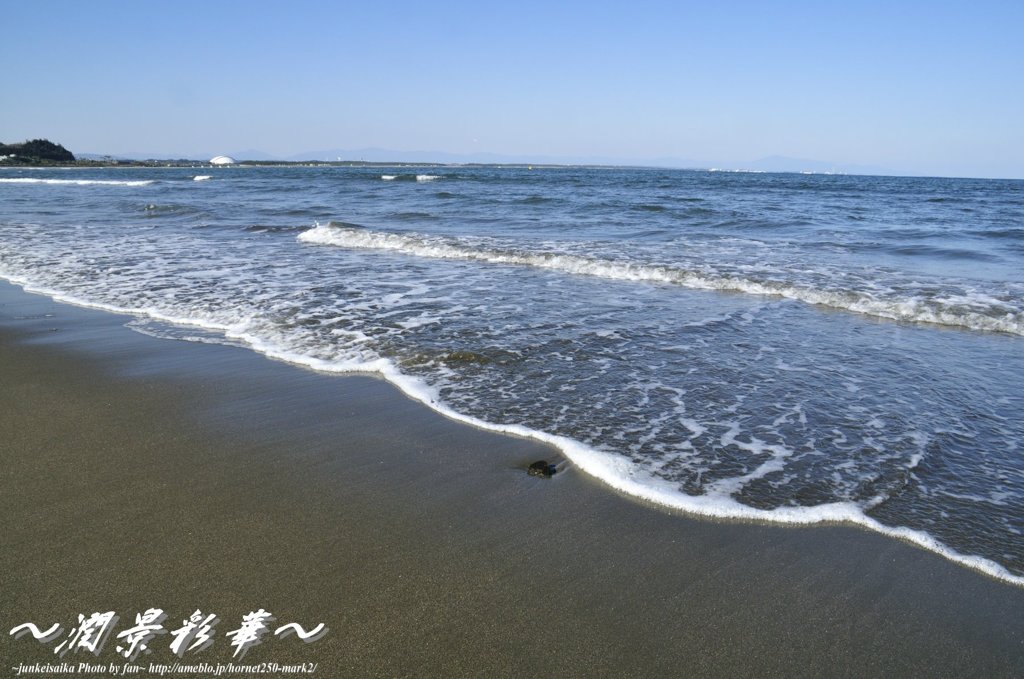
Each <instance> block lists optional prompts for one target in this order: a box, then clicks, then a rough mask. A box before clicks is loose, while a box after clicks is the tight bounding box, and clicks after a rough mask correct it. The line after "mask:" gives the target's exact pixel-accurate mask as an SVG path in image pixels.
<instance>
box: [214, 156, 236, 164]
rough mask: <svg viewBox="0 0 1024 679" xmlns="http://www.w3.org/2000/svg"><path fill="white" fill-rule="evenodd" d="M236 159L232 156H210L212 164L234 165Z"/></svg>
mask: <svg viewBox="0 0 1024 679" xmlns="http://www.w3.org/2000/svg"><path fill="white" fill-rule="evenodd" d="M234 164H235V159H234V158H232V157H231V156H214V157H213V158H210V165H234Z"/></svg>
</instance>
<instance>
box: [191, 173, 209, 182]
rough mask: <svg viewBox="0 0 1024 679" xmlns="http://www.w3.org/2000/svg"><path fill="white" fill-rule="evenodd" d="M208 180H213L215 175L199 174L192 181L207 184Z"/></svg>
mask: <svg viewBox="0 0 1024 679" xmlns="http://www.w3.org/2000/svg"><path fill="white" fill-rule="evenodd" d="M207 179H213V175H209V174H197V175H196V176H195V177H192V181H196V182H205V181H206V180H207Z"/></svg>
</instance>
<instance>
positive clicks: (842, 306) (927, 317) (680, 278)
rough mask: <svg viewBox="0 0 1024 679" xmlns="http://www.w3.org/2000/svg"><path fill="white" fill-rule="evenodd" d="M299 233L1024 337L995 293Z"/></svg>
mask: <svg viewBox="0 0 1024 679" xmlns="http://www.w3.org/2000/svg"><path fill="white" fill-rule="evenodd" d="M298 238H299V240H300V241H303V242H306V243H315V244H319V245H333V246H337V247H345V248H363V249H375V250H389V251H393V252H400V253H403V254H407V255H412V256H416V257H431V258H438V259H460V260H471V261H477V262H487V263H490V264H509V265H519V266H530V267H536V268H539V269H548V270H553V271H560V272H562V273H567V274H574V275H583V276H597V277H600V278H608V279H612V280H622V281H638V282H647V283H668V284H673V285H680V286H683V287H686V288H692V289H698V290H719V291H723V292H742V293H747V294H752V295H770V296H776V297H784V298H787V299H794V300H799V301H801V302H805V303H807V304H814V305H819V306H824V307H829V308H833V309H839V310H842V311H848V312H853V313H858V314H863V315H865V316H874V317H877V318H887V319H890V320H895V321H905V322H913V323H931V324H935V325H944V326H951V327H960V328H967V329H970V330H981V331H989V332H1004V333H1010V334H1014V335H1024V309H1021V308H1019V307H1015V306H1011V303H1010V302H1008V301H1004V300H1000V299H996V298H993V297H991V296H972V295H970V294H959V295H945V296H939V295H936V294H928V293H926V292H925V291H924V290H921V291H916V294H904V295H902V296H881V295H877V294H875V293H872V292H868V291H862V290H849V289H821V288H816V287H813V286H810V285H802V284H797V283H791V282H786V281H779V280H768V279H763V280H758V279H756V278H750V277H744V276H738V275H730V274H724V273H722V274H717V273H714V272H711V273H709V272H706V271H696V270H693V269H687V268H684V267H679V266H672V265H655V264H648V263H644V262H636V261H628V260H614V259H602V258H596V257H588V256H582V255H576V254H567V253H560V252H554V251H539V252H538V251H530V250H521V249H514V248H502V247H480V246H478V245H477V244H476V243H473V242H470V241H468V240H466V239H460V238H456V237H443V236H428V235H423V234H415V233H393V232H385V231H374V230H372V229H367V228H364V227H359V226H355V225H348V224H339V223H337V222H331V223H329V224H325V225H324V224H317V225H316V226H315V227H314V228H312V229H309V230H307V231H304V232H303V233H301V234H299V236H298Z"/></svg>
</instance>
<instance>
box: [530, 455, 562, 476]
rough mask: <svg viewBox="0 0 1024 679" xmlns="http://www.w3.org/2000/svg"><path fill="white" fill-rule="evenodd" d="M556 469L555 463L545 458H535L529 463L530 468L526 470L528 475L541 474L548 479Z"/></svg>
mask: <svg viewBox="0 0 1024 679" xmlns="http://www.w3.org/2000/svg"><path fill="white" fill-rule="evenodd" d="M556 471H558V469H557V468H555V465H553V464H551V463H550V462H548V461H547V460H537V461H536V462H534V463H533V464H531V465H530V468H529V469H527V470H526V472H527V473H528V474H529V475H530V476H543V477H544V478H545V479H550V478H551V477H552V476H554V475H555V472H556Z"/></svg>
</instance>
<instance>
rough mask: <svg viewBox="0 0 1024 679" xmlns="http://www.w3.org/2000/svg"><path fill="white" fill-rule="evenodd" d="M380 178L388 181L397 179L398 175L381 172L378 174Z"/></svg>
mask: <svg viewBox="0 0 1024 679" xmlns="http://www.w3.org/2000/svg"><path fill="white" fill-rule="evenodd" d="M380 178H381V179H383V180H384V181H386V182H390V181H394V180H395V179H397V178H398V175H395V174H382V175H381V176H380Z"/></svg>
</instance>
